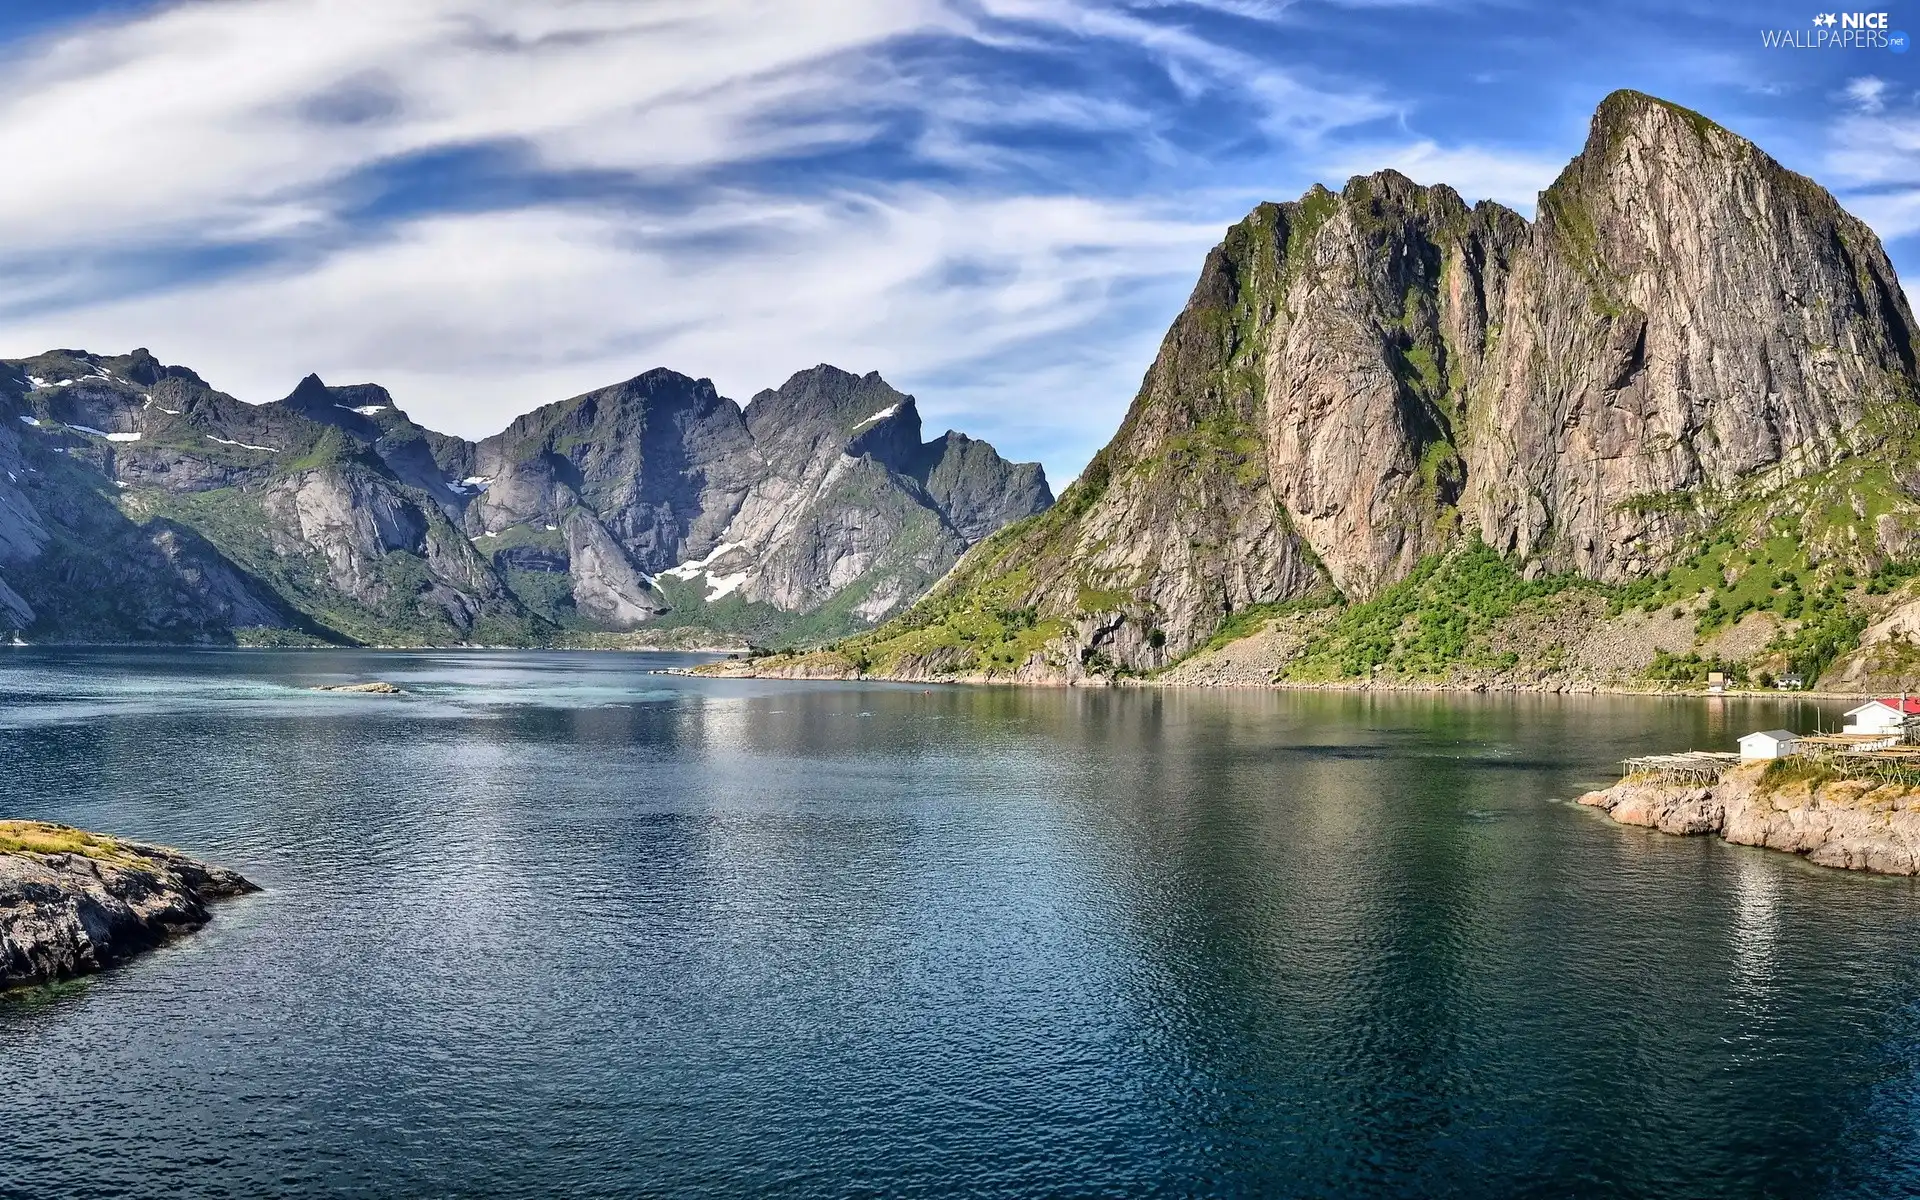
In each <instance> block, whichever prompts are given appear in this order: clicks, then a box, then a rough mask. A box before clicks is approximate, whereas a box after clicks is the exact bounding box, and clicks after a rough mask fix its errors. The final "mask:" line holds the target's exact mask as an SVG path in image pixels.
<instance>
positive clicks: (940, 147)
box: [0, 0, 1920, 484]
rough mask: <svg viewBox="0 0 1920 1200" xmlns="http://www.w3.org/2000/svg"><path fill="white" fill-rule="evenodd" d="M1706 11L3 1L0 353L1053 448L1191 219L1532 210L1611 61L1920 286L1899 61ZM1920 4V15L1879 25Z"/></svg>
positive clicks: (1072, 444)
mask: <svg viewBox="0 0 1920 1200" xmlns="http://www.w3.org/2000/svg"><path fill="white" fill-rule="evenodd" d="M1819 15H1820V11H1819V10H1816V9H1814V8H1812V7H1810V6H1809V5H1807V4H1804V3H1794V4H1786V3H1779V4H1775V3H1746V4H1742V3H1739V2H1737V0H1721V2H1716V3H1711V4H1709V3H1695V2H1694V0H1660V2H1653V0H1647V2H1642V0H1598V2H1595V3H1587V4H1572V3H1542V4H1527V3H1520V2H1518V0H1486V2H1477V0H1429V2H1420V0H406V2H405V3H404V4H396V3H393V2H392V0H194V2H188V3H152V2H139V0H6V2H5V3H4V4H0V48H4V50H5V51H6V53H7V55H8V69H7V70H6V71H5V73H4V74H0V162H4V163H6V164H7V168H6V186H4V187H0V356H7V357H21V356H25V355H29V354H35V353H39V352H41V351H44V350H47V349H51V348H54V347H71V348H81V349H87V350H92V351H96V352H101V353H123V352H125V351H127V350H129V349H131V348H133V347H135V346H146V347H149V348H150V349H151V350H152V351H153V352H154V353H155V354H156V355H158V356H159V357H160V358H161V359H163V360H165V361H167V362H174V363H181V364H185V365H187V366H190V367H192V368H193V369H195V370H196V371H198V372H199V373H200V374H201V375H202V376H203V377H205V378H206V379H207V380H208V382H210V383H211V384H213V385H214V386H215V387H218V388H220V389H221V390H223V391H227V392H230V393H232V394H233V395H236V396H238V397H240V398H241V399H244V400H250V401H255V402H264V401H267V400H272V399H276V398H278V397H280V396H282V395H285V394H286V393H287V392H289V391H291V390H292V388H293V386H294V384H295V383H296V382H297V381H298V380H299V379H300V378H301V377H302V376H304V375H305V374H307V373H308V372H318V373H319V374H320V375H321V376H322V377H323V378H324V379H326V380H327V381H328V382H329V383H361V382H376V383H381V384H384V385H385V386H387V387H388V388H389V389H390V390H391V391H392V392H393V393H394V396H395V398H396V400H397V401H398V402H399V403H400V404H401V406H402V407H404V408H406V409H407V410H408V411H409V412H410V413H412V414H413V416H414V417H415V418H416V419H418V420H420V421H421V422H422V423H423V424H426V425H429V426H432V427H434V428H438V429H442V430H445V431H447V432H451V433H458V434H462V435H465V436H468V437H479V436H483V435H485V434H488V433H491V432H493V431H495V430H497V429H499V428H500V427H502V426H503V425H505V424H506V422H507V421H508V420H509V419H510V418H511V417H512V416H514V415H516V414H518V413H520V412H524V411H526V410H528V409H531V408H533V407H536V406H537V405H540V404H545V403H549V402H552V401H555V400H559V399H563V398H565V397H567V396H571V395H575V394H577V393H579V392H582V391H586V390H589V389H591V388H594V387H599V386H604V385H606V384H609V383H613V382H617V381H619V380H622V379H625V378H628V377H631V376H633V375H636V374H639V373H640V372H642V371H645V370H648V369H650V368H653V367H657V366H665V367H671V368H673V369H675V370H678V371H682V372H685V373H686V374H689V375H693V376H705V377H709V378H711V379H712V380H713V381H714V382H715V383H716V384H717V385H718V386H719V388H720V390H721V391H722V393H724V394H726V395H729V396H732V397H734V398H735V399H738V400H740V401H742V402H745V401H746V400H748V399H749V398H750V397H751V396H752V395H753V394H754V393H755V392H757V391H759V390H761V389H762V388H767V387H775V386H778V385H779V384H780V383H781V382H782V381H783V380H784V379H786V378H787V377H788V376H789V375H791V374H792V373H793V372H795V371H798V370H802V369H805V368H807V367H810V366H812V365H814V364H816V363H820V362H828V363H832V364H834V365H836V366H839V367H843V368H845V369H847V370H851V371H855V372H859V373H865V372H867V371H873V370H877V371H879V372H880V373H881V374H882V375H884V376H885V377H886V378H887V379H888V381H889V382H891V383H893V384H894V385H895V386H896V387H899V388H901V389H902V390H904V391H908V392H912V393H914V394H915V395H916V396H917V397H918V399H919V402H920V409H921V412H922V414H923V416H924V418H925V419H926V422H927V425H928V427H929V429H928V432H929V435H931V434H934V433H937V432H939V431H941V430H944V429H947V428H957V429H961V430H963V431H965V432H967V433H970V434H973V435H975V436H977V437H984V438H987V439H988V440H990V441H992V442H994V443H995V444H996V445H997V446H998V447H999V448H1000V450H1001V451H1002V452H1003V453H1005V454H1007V455H1008V456H1009V457H1013V458H1017V459H1022V460H1032V459H1038V460H1040V461H1042V462H1044V463H1045V464H1046V467H1047V469H1048V473H1049V475H1050V476H1051V477H1052V478H1053V479H1054V480H1055V482H1056V484H1062V483H1064V482H1065V481H1066V480H1068V479H1070V478H1071V477H1072V476H1073V475H1075V474H1076V473H1077V472H1078V471H1079V470H1080V468H1081V466H1082V465H1083V464H1084V463H1085V462H1086V460H1087V458H1088V457H1089V456H1090V455H1091V454H1092V453H1093V452H1094V451H1095V450H1096V449H1098V448H1099V447H1100V445H1101V444H1103V443H1104V442H1105V441H1106V439H1107V438H1108V436H1110V435H1111V433H1112V432H1113V430H1114V429H1115V428H1116V427H1117V425H1118V424H1119V421H1120V419H1121V417H1122V416H1123V414H1124V413H1125V411H1126V407H1127V405H1128V403H1129V402H1130V401H1131V399H1132V397H1133V394H1134V392H1135V390H1136V389H1137V388H1138V386H1139V382H1140V379H1141V376H1142V374H1143V373H1144V372H1145V370H1146V368H1147V365H1148V363H1149V362H1150V361H1151V359H1152V356H1153V353H1154V350H1155V348H1156V347H1157V345H1158V343H1159V341H1160V338H1161V336H1162V335H1163V334H1164V332H1165V330H1166V327H1167V325H1168V323H1169V322H1170V321H1171V320H1172V318H1173V316H1174V314H1175V313H1177V312H1178V311H1179V309H1180V306H1181V305H1182V304H1183V303H1184V302H1185V299H1186V296H1187V293H1188V291H1189V290H1190V289H1191V287H1192V286H1193V281H1194V279H1195V277H1196V276H1197V274H1198V271H1199V267H1200V263H1201V261H1202V258H1203V257H1204V255H1205V253H1206V250H1207V248H1208V247H1210V246H1211V245H1213V244H1214V243H1215V242H1217V241H1218V240H1219V238H1220V237H1221V235H1222V233H1223V232H1224V231H1225V229H1226V227H1227V226H1229V225H1230V224H1232V223H1233V222H1234V221H1236V220H1238V219H1239V218H1240V217H1242V216H1244V215H1245V214H1246V212H1247V211H1248V210H1249V209H1251V208H1252V207H1253V206H1254V205H1255V204H1256V203H1259V202H1261V201H1263V200H1288V199H1294V198H1297V197H1298V196H1299V195H1300V194H1301V193H1302V192H1304V191H1305V190H1306V189H1307V188H1308V187H1309V186H1311V185H1312V184H1313V183H1315V182H1322V183H1326V184H1327V185H1329V186H1332V187H1336V188H1337V187H1338V186H1339V185H1340V184H1341V183H1342V182H1343V181H1344V180H1345V179H1346V178H1347V177H1348V176H1350V175H1353V174H1358V173H1366V172H1370V171H1374V170H1378V169H1381V168H1384V167H1393V168H1396V169H1398V170H1401V171H1403V172H1405V173H1406V174H1408V175H1410V176H1412V177H1413V178H1414V179H1415V180H1417V181H1418V182H1420V183H1448V184H1451V185H1452V186H1454V187H1455V188H1456V189H1458V190H1459V191H1460V193H1461V194H1462V195H1463V196H1465V197H1466V198H1467V199H1468V200H1469V201H1470V202H1471V201H1475V200H1479V199H1483V198H1484V199H1493V200H1497V201H1500V202H1502V203H1505V204H1508V205H1511V206H1513V207H1514V208H1516V209H1518V210H1519V211H1520V212H1522V213H1523V214H1525V215H1527V216H1529V217H1530V216H1531V215H1532V213H1533V201H1534V197H1535V195H1536V194H1537V193H1538V191H1539V190H1540V189H1541V188H1544V187H1545V186H1546V185H1547V184H1548V183H1550V182H1551V181H1552V179H1553V177H1554V176H1555V175H1556V174H1558V172H1559V170H1560V168H1561V167H1562V166H1563V165H1564V164H1565V162H1566V160H1567V159H1568V158H1570V157H1572V156H1573V155H1574V154H1575V153H1577V152H1578V150H1579V148H1580V145H1581V143H1582V142H1583V141H1584V139H1585V136H1586V129H1587V123H1588V120H1589V118H1590V116H1591V114H1592V111H1593V109H1594V108H1595V107H1596V106H1597V105H1598V103H1599V102H1600V100H1601V98H1602V97H1604V96H1605V95H1606V94H1607V93H1608V92H1609V91H1612V90H1613V89H1615V88H1620V87H1631V88H1638V89H1640V90H1642V91H1647V92H1651V93H1653V94H1655V95H1659V96H1662V97H1665V98H1667V99H1669V100H1673V101H1675V102H1677V103H1680V104H1684V105H1687V106H1688V107H1691V108H1696V109H1699V110H1700V111H1702V112H1704V113H1706V114H1707V115H1709V116H1711V117H1713V118H1714V119H1715V120H1717V121H1719V122H1720V123H1722V124H1724V125H1726V126H1728V127H1730V128H1732V129H1734V130H1736V131H1738V132H1740V133H1743V134H1745V135H1747V136H1748V137H1750V138H1752V139H1754V140H1755V141H1756V142H1758V143H1759V144H1760V145H1761V146H1762V147H1764V148H1765V149H1766V150H1768V151H1769V152H1770V153H1771V154H1773V156H1774V157H1776V158H1777V159H1779V160H1780V161H1782V162H1784V163H1785V164H1786V165H1788V166H1789V167H1792V168H1794V169H1796V170H1799V171H1802V172H1804V173H1806V174H1808V175H1811V176H1812V177H1813V178H1815V179H1816V180H1818V181H1819V182H1821V183H1822V184H1824V185H1825V186H1827V187H1828V188H1829V189H1831V190H1832V191H1834V192H1835V193H1836V194H1837V195H1838V196H1839V197H1840V198H1841V201H1842V202H1843V203H1844V204H1845V205H1846V206H1847V207H1848V208H1849V209H1851V210H1852V211H1853V212H1855V213H1856V214H1858V215H1859V216H1861V217H1862V218H1864V219H1865V220H1867V221H1868V223H1869V224H1871V225H1872V226H1873V227H1874V228H1875V229H1876V230H1877V231H1878V232H1879V233H1880V235H1881V237H1882V238H1883V239H1885V240H1886V242H1887V245H1888V249H1889V252H1890V253H1891V254H1892V256H1893V259H1894V263H1895V265H1896V267H1897V268H1898V269H1900V271H1901V273H1902V277H1903V278H1906V279H1920V78H1916V74H1915V68H1916V67H1917V66H1920V54H1907V53H1898V52H1895V51H1894V50H1892V49H1891V48H1887V47H1881V46H1863V47H1854V48H1839V49H1836V48H1827V49H1800V48H1785V49H1781V48H1768V47H1766V46H1765V45H1764V44H1763V31H1766V30H1775V31H1779V30H1786V31H1790V32H1793V33H1798V34H1800V35H1802V36H1803V37H1804V36H1805V35H1808V34H1811V33H1813V32H1814V31H1815V30H1816V29H1818V28H1820V27H1819V26H1816V25H1815V24H1814V20H1813V19H1814V18H1815V17H1816V16H1819ZM1903 22H1904V23H1910V24H1911V25H1912V27H1913V28H1914V30H1915V31H1916V32H1920V8H1916V9H1914V10H1912V11H1911V12H1909V13H1902V12H1900V11H1897V10H1896V11H1891V12H1889V13H1888V20H1887V24H1888V27H1889V28H1890V29H1893V30H1900V29H1902V28H1904V27H1905V25H1904V24H1903Z"/></svg>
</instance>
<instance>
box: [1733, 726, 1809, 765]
mask: <svg viewBox="0 0 1920 1200" xmlns="http://www.w3.org/2000/svg"><path fill="white" fill-rule="evenodd" d="M1799 749H1800V735H1799V734H1797V733H1795V732H1793V731H1792V730H1790V729H1762V730H1761V731H1760V732H1759V733H1750V734H1748V735H1747V736H1745V737H1743V738H1741V739H1740V757H1741V758H1748V759H1751V758H1785V757H1787V756H1788V755H1789V754H1794V753H1796V752H1798V751H1799Z"/></svg>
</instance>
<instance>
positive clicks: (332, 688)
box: [313, 679, 407, 696]
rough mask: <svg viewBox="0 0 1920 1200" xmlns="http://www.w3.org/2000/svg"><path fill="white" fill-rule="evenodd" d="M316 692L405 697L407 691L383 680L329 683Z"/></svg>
mask: <svg viewBox="0 0 1920 1200" xmlns="http://www.w3.org/2000/svg"><path fill="white" fill-rule="evenodd" d="M313 690H314V691H316V692H366V693H369V694H371V695H375V696H404V695H406V694H407V689H405V688H403V687H396V686H395V685H393V684H391V683H388V682H386V681H385V680H382V679H376V680H374V681H372V682H371V683H329V684H325V685H323V686H321V687H317V688H314V689H313Z"/></svg>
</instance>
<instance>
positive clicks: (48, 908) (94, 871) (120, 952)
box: [0, 821, 260, 990]
mask: <svg viewBox="0 0 1920 1200" xmlns="http://www.w3.org/2000/svg"><path fill="white" fill-rule="evenodd" d="M259 890H260V889H259V888H258V887H256V886H255V885H253V884H252V883H249V882H248V881H247V880H245V879H243V878H241V877H240V876H239V875H237V874H235V873H234V872H232V871H229V870H226V869H225V868H223V867H215V866H210V865H208V864H206V863H202V862H198V861H196V860H194V859H191V858H188V857H187V856H186V855H184V854H182V853H180V852H179V851H177V850H170V849H167V848H166V847H164V846H152V845H147V844H146V843H143V842H129V841H121V840H119V839H116V838H108V837H103V836H101V835H99V834H93V833H87V832H85V831H83V830H79V829H73V828H70V827H68V826H65V825H52V824H46V823H43V822H39V821H0V990H5V989H7V988H14V987H23V986H28V985H31V984H40V983H50V982H53V981H55V980H59V979H69V978H72V977H73V976H76V975H85V974H89V973H91V972H94V971H98V970H101V969H102V968H104V967H108V966H111V965H113V964H114V963H117V962H121V961H124V960H125V959H128V958H131V957H132V956H133V955H135V954H139V953H141V952H142V951H145V950H151V949H153V948H154V947H155V946H158V945H159V944H160V943H161V942H163V941H165V940H167V939H168V938H170V937H175V936H178V935H180V934H183V933H189V932H191V931H193V930H195V929H198V928H200V927H201V926H202V925H205V924H206V923H207V919H208V914H207V903H208V902H209V901H211V900H216V899H220V898H223V897H228V896H238V895H242V894H245V893H247V892H257V891H259Z"/></svg>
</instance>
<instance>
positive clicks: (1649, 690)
mask: <svg viewBox="0 0 1920 1200" xmlns="http://www.w3.org/2000/svg"><path fill="white" fill-rule="evenodd" d="M676 673H679V674H686V675H692V676H696V677H701V678H707V679H773V680H787V681H791V682H796V683H802V682H828V683H832V682H839V683H912V684H921V685H925V686H931V685H936V684H937V685H942V686H956V687H1019V688H1034V689H1042V690H1044V689H1081V690H1086V691H1100V690H1106V689H1116V688H1141V689H1164V690H1167V691H1176V690H1178V691H1232V692H1393V693H1402V694H1405V693H1418V692H1431V693H1444V694H1451V695H1495V694H1501V695H1540V696H1555V695H1558V696H1651V697H1668V698H1674V699H1699V700H1727V699H1740V700H1756V699H1762V698H1771V699H1796V700H1857V699H1859V698H1860V697H1861V696H1864V695H1868V694H1869V692H1868V691H1864V690H1863V691H1846V692H1840V691H1831V690H1824V689H1822V690H1815V689H1796V690H1782V689H1779V688H1732V689H1728V690H1726V691H1721V692H1709V691H1707V690H1706V689H1705V688H1688V687H1678V686H1669V687H1662V686H1659V685H1648V686H1633V685H1628V684H1617V683H1594V682H1590V681H1585V680H1579V681H1573V680H1535V681H1529V682H1526V683H1518V682H1513V683H1508V682H1498V681H1488V680H1476V681H1474V682H1471V683H1465V682H1448V681H1430V680H1398V681H1388V680H1370V679H1355V680H1327V681H1320V682H1305V681H1291V680H1287V681H1275V682H1269V683H1233V682H1222V683H1206V682H1198V681H1188V680H1161V679H1150V678H1137V677H1130V678H1121V679H1114V678H1109V677H1104V676H1080V677H1070V676H1067V675H1064V674H1053V673H1048V674H1045V675H1039V674H1036V675H1028V676H1025V677H1022V676H1020V675H1019V674H1017V673H1016V674H1010V675H998V674H994V675H957V676H956V675H948V676H939V675H913V674H873V673H865V672H849V671H845V670H839V669H834V668H822V669H813V668H808V667H797V668H790V669H776V670H771V671H763V670H757V669H754V668H752V667H750V666H749V665H748V664H747V662H746V661H745V660H741V659H723V660H721V661H719V662H715V663H706V664H702V665H700V666H697V667H688V668H684V669H680V670H678V671H676Z"/></svg>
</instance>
